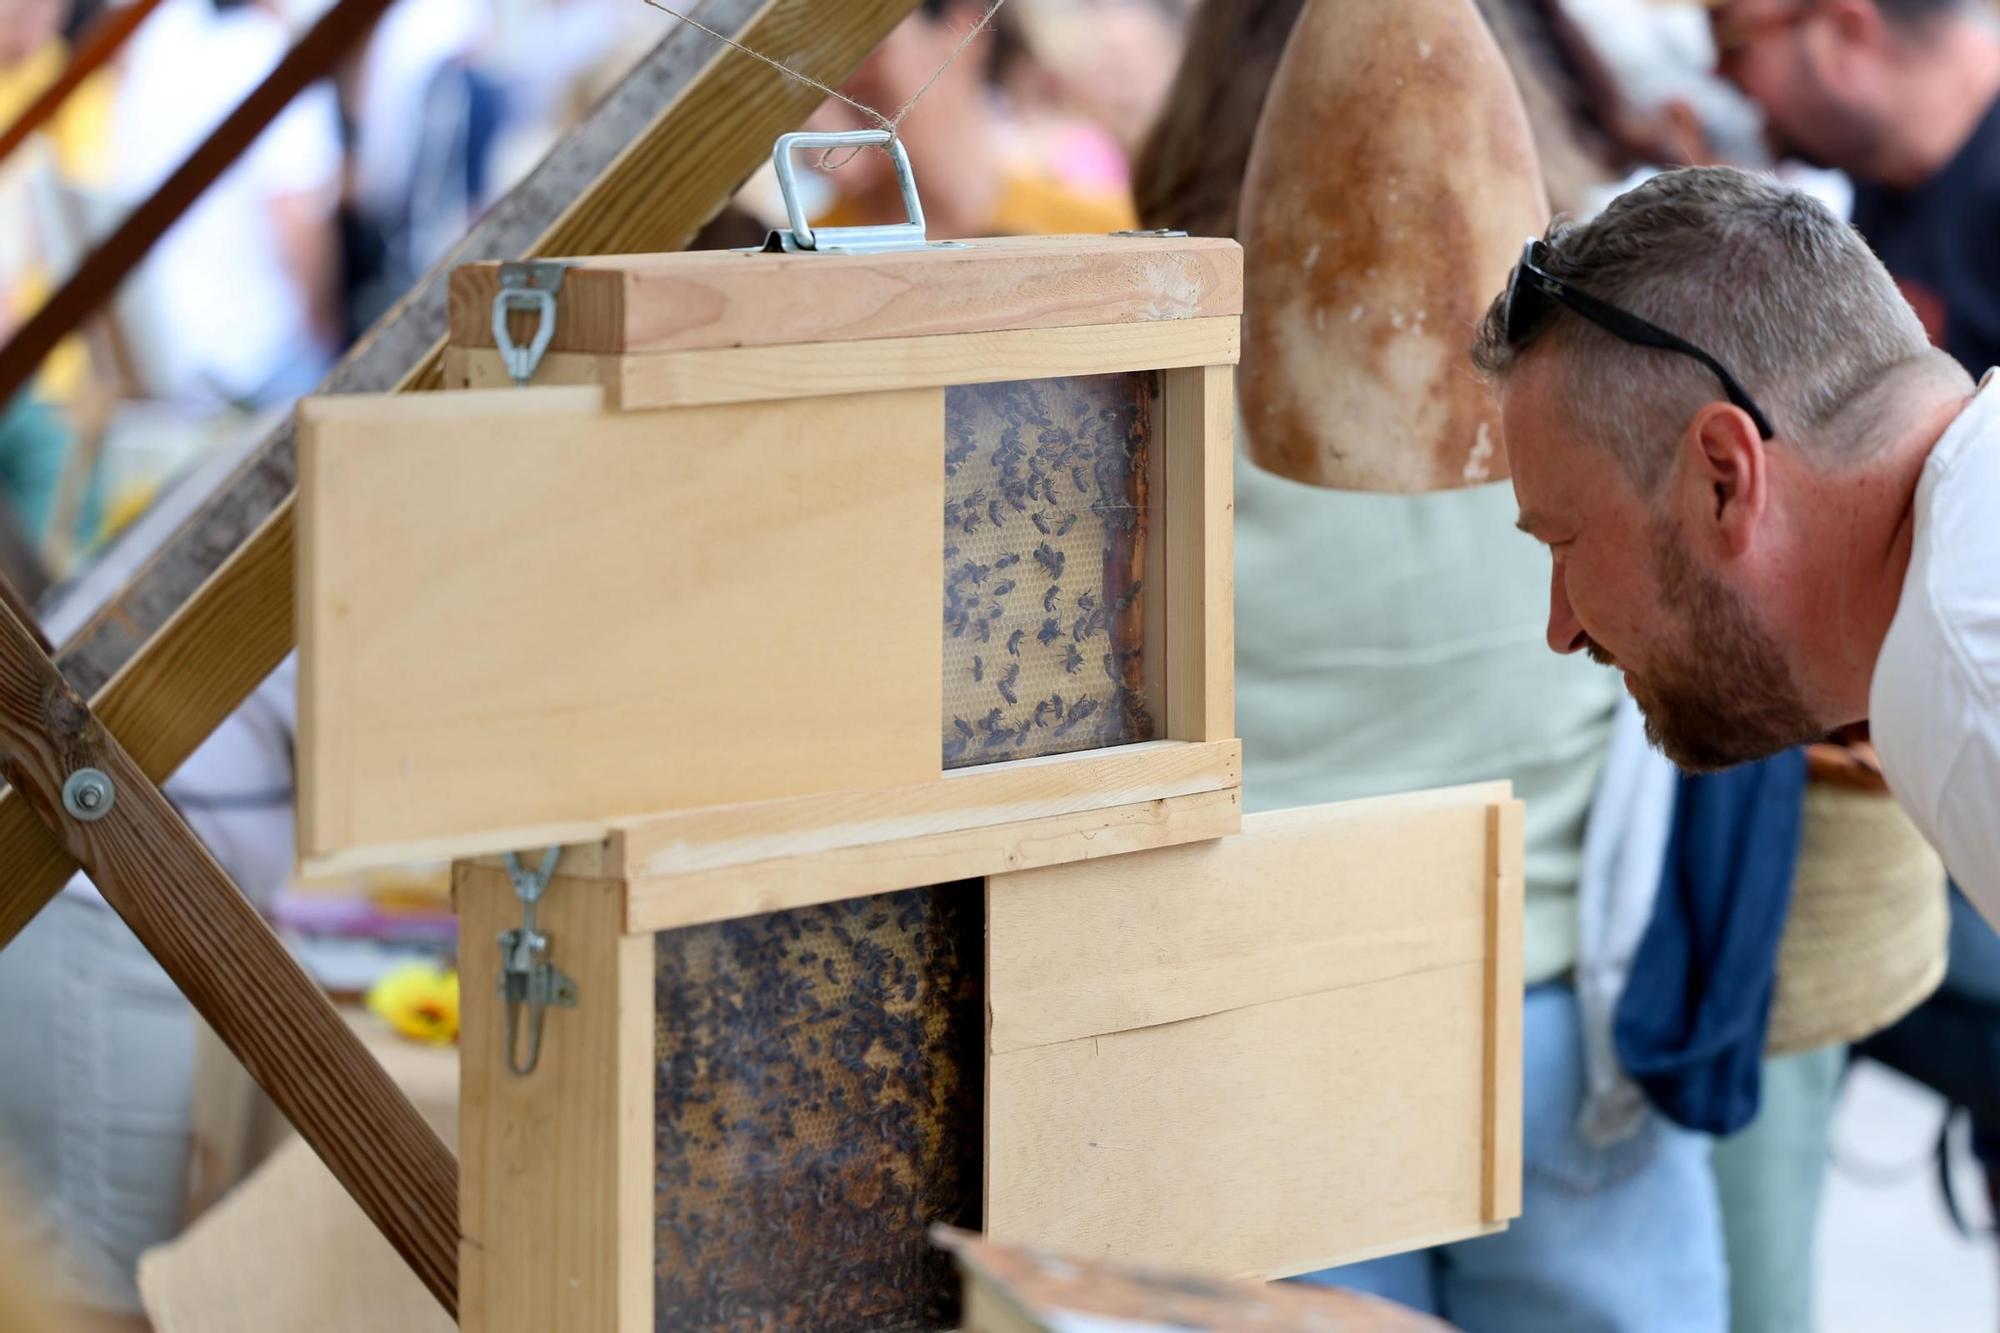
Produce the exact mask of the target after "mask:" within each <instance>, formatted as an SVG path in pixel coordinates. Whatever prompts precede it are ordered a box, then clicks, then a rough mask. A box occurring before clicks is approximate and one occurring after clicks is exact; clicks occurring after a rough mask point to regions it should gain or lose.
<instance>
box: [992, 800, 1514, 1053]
mask: <svg viewBox="0 0 2000 1333" xmlns="http://www.w3.org/2000/svg"><path fill="white" fill-rule="evenodd" d="M1509 794H1510V793H1509V788H1508V786H1507V784H1506V783H1490V784H1486V785H1483V786H1477V787H1468V788H1460V789H1455V790H1454V792H1453V793H1452V794H1451V795H1450V796H1448V797H1444V796H1428V795H1427V796H1426V797H1425V798H1424V799H1421V800H1416V801H1409V800H1404V799H1399V798H1395V797H1387V798H1383V799H1381V800H1370V801H1352V802H1343V803H1341V804H1338V805H1329V806H1315V807H1310V808H1307V809H1302V810H1286V811H1279V812H1273V813H1267V814H1258V815H1251V816H1249V817H1247V818H1245V819H1244V821H1243V835H1242V836H1241V837H1239V838H1230V839H1226V840H1224V841H1222V842H1216V843H1203V844H1198V845H1193V846H1187V847H1177V848H1173V849H1171V850H1167V851H1160V852H1155V853H1152V854H1151V855H1149V856H1148V857H1146V859H1145V861H1144V870H1143V873H1138V872H1136V870H1135V866H1134V865H1133V863H1130V862H1123V861H1094V862H1089V863H1085V864H1081V865H1068V866H1057V867H1054V868H1051V869H1046V870H1036V871H1029V872H1026V873H1022V874H1014V875H1009V876H1007V877H1006V878H1005V880H1004V881H1001V882H1000V883H999V884H997V885H996V886H995V889H994V891H993V892H992V894H991V895H990V897H989V900H988V909H987V910H988V917H987V927H988V934H989V945H988V948H989V953H988V959H987V992H988V1007H989V1009H990V1011H991V1013H992V1030H991V1032H990V1034H989V1039H990V1041H991V1043H992V1049H993V1050H994V1051H995V1052H997V1053H1005V1052H1008V1051H1017V1050H1024V1049H1026V1048H1028V1047H1032V1046H1045V1045H1049V1044H1051V1043H1053V1042H1060V1041H1071V1040H1075V1039H1078V1038H1082V1037H1093V1036H1101V1035H1103V1034H1106V1033H1112V1032H1123V1031H1126V1030H1128V1029H1131V1028H1142V1027H1151V1026H1154V1025H1156V1024H1161V1023H1175V1022H1180V1021H1183V1020H1185V1019H1190V1018H1199V1017H1202V1016H1203V1015H1206V1014H1214V1013H1220V1012H1223V1011H1225V1010H1229V1009H1240V1008H1243V1007H1244V1006H1246V1005H1252V1004H1261V1003H1264V1002H1266V1001H1270V1000H1279V999H1286V998H1289V997H1292V996H1297V995H1305V994H1310V993H1312V992H1315V991H1321V990H1336V989H1340V988H1343V987H1349V986H1361V985H1368V984H1370V983H1374V982H1379V981H1383V980H1387V979H1390V978H1394V977H1399V976H1406V975H1410V974H1414V973H1421V972H1427V971H1434V970H1436V969H1439V968H1444V967H1460V966H1465V965H1468V964H1474V963H1481V962H1483V960H1484V959H1485V958H1486V956H1487V949H1488V939H1487V936H1488V930H1489V923H1490V920H1491V917H1492V913H1491V911H1490V905H1489V897H1490V890H1491V882H1492V870H1491V865H1492V862H1491V860H1490V858H1489V854H1488V852H1489V848H1488V840H1489V830H1488V814H1489V811H1490V810H1491V809H1493V808H1494V802H1496V801H1506V800H1507V799H1508V797H1509ZM1220 886H1230V887H1231V889H1232V890H1233V891H1230V892H1221V891H1219V889H1220Z"/></svg>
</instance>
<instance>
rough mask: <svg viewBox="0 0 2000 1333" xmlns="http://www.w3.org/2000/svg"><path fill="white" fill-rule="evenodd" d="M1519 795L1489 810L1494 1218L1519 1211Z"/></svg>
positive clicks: (1489, 1163) (1522, 843)
mask: <svg viewBox="0 0 2000 1333" xmlns="http://www.w3.org/2000/svg"><path fill="white" fill-rule="evenodd" d="M1524 818H1525V814H1524V810H1523V807H1522V805H1521V802H1519V801H1507V802H1505V803H1503V804H1500V805H1495V806H1494V807H1493V808H1492V809H1491V811H1490V812H1489V827H1488V834H1489V839H1490V842H1489V856H1488V870H1487V875H1488V883H1489V886H1490V887H1489V890H1488V893H1487V908H1486V984H1487V997H1486V1169H1485V1177H1486V1184H1485V1195H1484V1199H1485V1216H1486V1220H1487V1221H1489V1222H1499V1221H1504V1220H1505V1219H1507V1218H1510V1217H1519V1216H1520V1215H1521V1132H1522V1131H1521V1115H1522V1090H1521V1059H1522V1056H1521V1040H1522V1038H1521V1020H1522V1004H1523V1001H1524V998H1525V996H1524V991H1523V988H1522V980H1521V967H1522V954H1521V950H1522V941H1521V929H1522V925H1521V915H1522V900H1523V897H1524V894H1525V891H1526V874H1527V872H1526V869H1525V857H1526V833H1525V831H1524V826H1523V820H1524Z"/></svg>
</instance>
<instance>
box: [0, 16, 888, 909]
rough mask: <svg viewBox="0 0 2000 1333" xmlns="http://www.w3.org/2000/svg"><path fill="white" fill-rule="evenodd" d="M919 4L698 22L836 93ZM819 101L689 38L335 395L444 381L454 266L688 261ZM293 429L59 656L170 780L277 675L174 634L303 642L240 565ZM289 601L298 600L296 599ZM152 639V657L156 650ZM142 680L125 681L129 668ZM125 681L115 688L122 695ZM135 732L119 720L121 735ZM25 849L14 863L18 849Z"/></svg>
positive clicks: (248, 657)
mask: <svg viewBox="0 0 2000 1333" xmlns="http://www.w3.org/2000/svg"><path fill="white" fill-rule="evenodd" d="M914 4H915V0H846V2H845V3H843V4H840V5H826V4H822V3H819V0H763V2H762V3H759V0H705V2H704V3H703V5H702V9H701V16H702V20H703V21H704V22H705V23H707V24H708V25H709V26H710V27H713V28H716V29H717V30H719V31H722V32H725V33H729V34H731V35H732V36H734V37H736V38H737V39H738V40H740V41H743V42H745V43H747V44H749V45H751V46H753V47H755V48H757V49H759V50H782V51H784V52H786V53H787V58H788V59H789V60H790V61H791V62H792V64H793V65H794V66H795V67H796V68H798V69H800V70H801V71H802V72H805V73H808V74H810V75H812V76H813V77H815V78H818V79H820V80H821V81H823V82H834V83H838V82H839V81H840V80H841V79H842V78H844V77H845V76H846V74H847V72H848V71H849V70H851V69H852V68H853V67H854V65H855V64H856V63H857V62H858V61H859V60H860V59H861V57H862V56H864V55H865V54H866V53H867V52H868V51H869V50H871V49H873V47H874V46H875V44H876V43H877V42H879V41H880V40H881V38H882V37H883V35H884V34H886V33H887V32H888V31H889V29H890V28H892V27H894V26H895V24H896V23H897V22H898V21H899V20H901V19H902V17H903V16H904V15H905V14H907V13H908V12H909V11H910V10H911V9H912V8H913V7H914ZM817 100H818V99H817V95H816V94H814V93H812V92H811V91H810V90H801V89H800V88H799V87H798V86H797V85H795V84H793V83H791V82H790V81H789V80H786V79H784V78H783V77H782V76H781V75H779V74H777V73H776V72H775V71H773V70H771V69H770V68H769V67H768V66H766V65H763V64H761V63H760V62H757V61H753V60H748V59H746V58H744V57H742V56H740V55H737V54H735V53H733V52H728V51H726V50H721V49H719V48H718V47H717V45H716V44H715V42H714V41H713V39H711V38H709V37H707V36H705V35H703V34H702V33H700V32H698V31H696V30H694V29H691V28H688V27H685V26H682V25H676V26H675V27H674V28H672V29H671V30H670V31H669V32H668V34H667V36H666V37H665V38H663V39H662V41H661V42H660V45H659V46H658V47H656V48H655V49H654V51H653V52H652V54H651V55H649V56H647V57H646V58H645V59H644V60H643V61H641V62H640V64H639V65H638V66H637V67H636V68H635V69H634V70H633V72H632V73H631V74H629V75H627V76H626V78H625V80H624V81H623V82H621V83H620V84H619V85H618V87H617V88H616V89H614V90H613V91H612V92H611V94H610V95H609V96H607V97H606V98H604V100H602V101H601V102H599V103H598V104H597V106H596V107H594V108H593V109H592V110H591V112H590V113H589V115H588V116H587V117H586V118H585V121H584V123H583V124H582V125H581V126H580V127H579V128H578V130H577V131H575V132H574V133H572V134H571V135H570V136H569V137H568V138H567V139H565V140H564V141H563V142H562V144H560V145H559V146H558V147H557V148H556V150H555V151H554V152H552V153H550V155H549V156H548V157H547V158H545V159H544V160H543V161H542V163H541V164H540V165H539V166H537V167H536V168H535V170H534V171H533V172H531V173H530V174H529V176H528V177H527V179H526V180H524V181H523V182H522V183H521V184H520V185H519V186H517V187H515V189H514V190H513V191H512V192H511V193H510V194H509V195H508V196H507V198H506V199H504V200H502V201H501V202H500V203H499V204H497V205H495V206H494V207H493V208H491V209H489V210H488V211H487V212H486V213H485V214H484V215H483V216H482V217H481V218H480V220H479V222H478V223H477V224H475V225H474V227H473V228H472V230H471V231H470V232H469V233H467V236H466V238H465V240H464V241H462V242H461V243H460V244H459V246H458V247H457V249H455V250H454V251H453V252H452V254H451V255H449V256H447V257H446V258H445V259H444V260H442V261H440V263H439V264H438V265H437V267H435V268H433V269H432V270H431V272H430V274H429V275H428V276H427V277H426V278H425V279H424V281H423V283H422V284H420V285H419V287H417V288H416V289H415V290H413V291H412V292H411V293H410V294H409V295H408V296H406V297H405V298H404V299H403V300H402V301H401V302H400V303H398V304H397V306H396V307H395V309H393V310H392V311H390V312H389V314H388V315H386V316H385V317H384V318H383V319H382V320H381V321H380V322H379V323H377V325H376V326H375V327H374V328H373V329H372V330H370V331H369V333H368V335H367V336H366V337H364V338H363V339H362V340H361V342H360V343H358V344H357V345H356V346H355V347H354V348H353V349H352V350H351V351H350V352H349V353H348V354H347V356H346V357H345V358H343V360H342V362H341V364H340V366H339V367H338V368H336V369H335V371H334V372H333V374H332V375H331V376H329V377H328V379H327V381H326V384H325V385H324V386H323V387H324V388H325V389H326V390H327V391H329V392H334V393H363V392H379V391H381V390H385V389H389V388H394V387H397V386H399V385H404V384H409V385H419V384H429V383H433V382H435V380H436V378H437V376H436V373H435V371H436V352H437V351H438V349H440V348H441V346H442V343H443V336H444V333H445V330H446V328H447V324H448V321H447V317H446V287H447V278H448V274H449V273H450V271H451V269H452V268H453V267H454V266H456V265H457V264H460V263H466V262H471V261H474V260H479V259H498V258H513V257H517V256H522V255H538V254H550V253H554V252H556V251H557V250H560V251H561V252H563V253H568V254H584V253H590V252H592V251H597V252H603V251H611V250H618V249H640V248H647V249H660V250H676V249H679V248H680V247H681V246H684V245H686V244H687V242H688V240H689V239H690V238H692V237H693V236H694V234H695V233H696V231H698V230H699V229H700V228H701V226H702V225H703V224H704V223H705V222H706V221H707V220H708V219H709V218H710V217H712V216H713V215H714V214H715V212H716V211H717V210H718V209H720V208H721V206H722V205H723V203H724V202H726V201H727V199H728V198H729V196H730V195H731V194H732V193H733V192H734V191H735V189H736V187H737V185H738V184H739V183H740V182H741V181H742V179H743V178H744V177H745V176H747V175H748V174H749V173H750V171H751V170H753V169H754V168H755V167H756V165H757V164H758V162H759V161H761V160H763V158H764V157H765V156H766V155H768V153H769V152H770V145H771V142H772V140H773V139H775V137H776V136H777V135H778V134H779V133H780V132H782V131H784V130H787V129H790V128H792V127H794V126H796V125H797V124H798V123H799V122H800V121H802V120H803V119H804V118H805V116H806V115H807V114H808V113H809V112H810V111H811V109H812V107H813V106H814V105H815V104H816V102H817ZM293 463H294V454H293V436H292V426H291V423H290V422H289V421H287V422H286V424H285V425H283V426H281V427H280V428H278V429H277V430H276V431H274V432H273V433H272V435H271V436H270V438H269V439H267V440H266V441H265V442H264V443H263V444H262V445H261V446H259V448H258V449H257V451H256V453H255V454H254V455H253V456H252V457H251V458H249V459H248V460H247V461H246V462H245V464H244V465H243V467H242V468H241V469H239V470H238V471H237V472H236V473H234V474H232V476H231V478H230V479H229V481H227V482H226V483H225V484H224V485H223V486H222V487H221V488H220V489H218V491H217V492H216V494H215V496H214V497H213V498H212V499H211V500H210V501H209V502H208V503H207V504H205V505H204V506H203V507H202V508H201V509H200V510H199V511H198V512H197V513H195V514H194V515H193V516H192V517H191V518H190V519H189V520H188V522H187V523H186V524H184V525H183V526H182V528H181V529H180V531H179V532H178V533H177V534H176V535H175V536H174V537H173V538H172V539H170V540H169V541H168V542H167V544H166V545H165V546H164V547H163V548H162V549H161V551H160V552H159V553H158V555H157V556H156V557H155V558H154V559H153V560H152V561H151V562H150V563H149V564H148V565H147V566H146V567H145V569H144V570H142V571H141V572H140V574H139V575H138V576H137V577H135V578H134V579H133V580H132V581H131V582H130V583H129V584H128V585H127V586H126V587H125V588H123V589H122V590H120V591H119V592H118V593H117V594H116V595H114V596H113V597H111V598H110V599H109V600H108V601H107V602H106V604H105V605H104V606H103V608H102V609H101V610H99V611H98V612H97V613H96V615H95V616H93V617H92V619H91V620H90V621H89V623H88V624H86V625H85V626H84V628H83V629H82V630H80V631H79V632H78V633H77V634H76V635H75V636H73V637H72V638H71V640H70V641H69V642H68V643H67V644H65V645H64V648H63V651H62V654H61V656H60V657H59V659H58V665H59V666H60V667H61V668H62V670H63V673H64V674H65V675H66V676H67V677H68V678H69V680H70V683H71V684H72V685H74V686H75V687H76V689H77V690H78V691H79V692H80V693H83V694H85V695H88V696H90V697H91V698H92V701H93V704H94V706H96V707H97V708H98V709H99V710H100V711H101V712H102V714H103V716H105V717H106V718H110V717H111V716H112V714H113V713H114V712H120V711H124V712H127V713H128V714H143V715H145V716H147V717H149V718H152V717H155V716H157V717H159V718H162V719H171V725H170V727H169V730H170V732H171V734H172V735H173V736H174V737H175V738H176V739H175V741H174V743H173V744H171V745H163V746H162V747H161V748H160V749H159V750H158V751H156V752H152V753H146V752H143V751H138V750H135V751H134V754H135V758H137V760H138V761H139V762H140V763H141V764H143V765H144V766H145V770H146V772H147V773H148V774H149V775H150V776H153V777H155V778H159V777H164V776H165V775H166V774H167V773H170V772H172V771H173V769H175V768H176V767H178V766H179V764H180V762H181V761H182V760H183V759H185V758H186V757H187V756H188V754H189V753H191V752H192V751H193V749H194V747H195V745H196V744H198V743H199V742H200V741H201V740H202V739H203V738H205V737H206V736H207V735H208V733H209V732H210V731H213V730H214V728H215V726H216V724H217V723H219V722H220V721H221V720H222V719H223V718H224V717H225V716H227V715H228V713H229V712H230V711H231V710H232V709H233V708H235V706H236V705H237V704H239V703H241V702H242V700H243V699H244V698H245V697H247V696H248V695H249V693H250V691H251V690H253V689H255V688H256V687H257V685H258V683H259V682H260V681H262V680H263V678H264V676H265V675H267V674H269V667H268V666H267V665H264V664H262V663H260V662H259V661H257V660H256V659H255V656H254V655H253V654H243V655H241V656H231V655H229V654H228V653H226V652H216V651H212V650H210V651H205V652H198V651H196V650H194V649H192V648H191V647H190V646H189V644H188V643H186V642H180V641H175V640H173V639H172V638H171V637H170V638H169V639H165V640H160V641H159V642H158V643H157V644H149V643H148V641H149V639H157V638H158V636H160V635H162V634H163V633H166V630H167V626H168V625H169V622H170V621H176V620H178V621H179V622H180V623H181V624H182V625H193V624H196V623H203V624H211V625H217V626H220V627H222V632H221V634H220V641H221V642H224V643H229V642H233V641H235V640H237V639H243V638H248V639H255V640H262V639H263V638H264V637H265V636H266V635H268V634H271V633H274V632H275V633H277V634H280V635H282V636H284V637H285V638H286V639H287V640H289V638H290V635H291V624H290V614H289V607H288V605H287V606H286V607H285V608H284V609H280V608H279V607H278V606H274V605H272V604H271V603H270V599H269V598H268V597H267V596H266V595H264V590H263V589H262V588H257V587H247V588H246V587H239V586H238V583H239V582H240V581H244V580H253V579H254V577H255V575H256V574H257V573H258V572H260V571H261V568H262V564H261V560H248V561H244V562H240V563H237V564H233V565H232V564H231V556H232V555H233V554H234V553H235V552H236V551H237V549H238V548H239V547H241V546H242V545H243V544H244V543H246V542H249V541H251V540H253V539H256V540H258V541H259V542H261V543H262V544H263V545H264V547H265V549H266V552H268V551H269V550H270V549H275V548H277V547H280V546H282V547H283V548H285V549H287V550H289V548H290V545H291V532H290V525H291V522H292V513H291V491H292V480H293ZM285 596H286V598H287V603H288V602H289V597H290V593H289V590H287V592H286V594H285ZM142 645H147V646H146V647H144V649H143V651H142ZM128 668H130V669H129V670H128ZM114 678H116V679H117V681H118V683H117V684H116V685H115V687H114V686H112V685H111V684H110V682H112V681H113V680H114ZM117 725H121V726H122V724H117ZM39 830H40V823H39V821H38V820H36V818H35V817H34V814H33V812H32V811H30V810H28V809H27V808H26V807H25V806H23V805H22V804H21V802H20V800H19V798H18V796H17V795H16V794H15V793H14V792H12V791H8V792H6V793H4V794H0V866H5V867H6V872H5V874H4V876H0V946H4V945H5V944H6V942H7V941H8V940H10V939H12V938H13V936H14V934H15V933H17V932H18V931H19V930H20V927H21V925H22V924H23V923H25V922H27V921H29V920H32V919H33V917H34V915H35V913H36V912H38V911H40V910H41V908H42V905H43V904H44V903H46V902H47V901H48V900H49V899H50V898H51V897H53V896H54V895H55V893H56V891H57V890H58V889H60V888H61V887H62V885H63V883H64V881H66V880H67V879H68V878H69V876H70V875H71V874H72V873H73V872H74V870H75V865H74V864H73V863H71V862H69V861H68V860H67V858H64V857H58V856H54V855H51V854H50V853H49V850H48V844H47V840H46V839H45V838H44V837H43V835H42V834H41V833H40V831H39ZM21 848H26V849H28V851H29V855H28V856H26V857H24V858H21V859H16V858H14V857H13V856H10V855H7V854H6V853H8V852H11V851H15V850H18V849H21Z"/></svg>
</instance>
